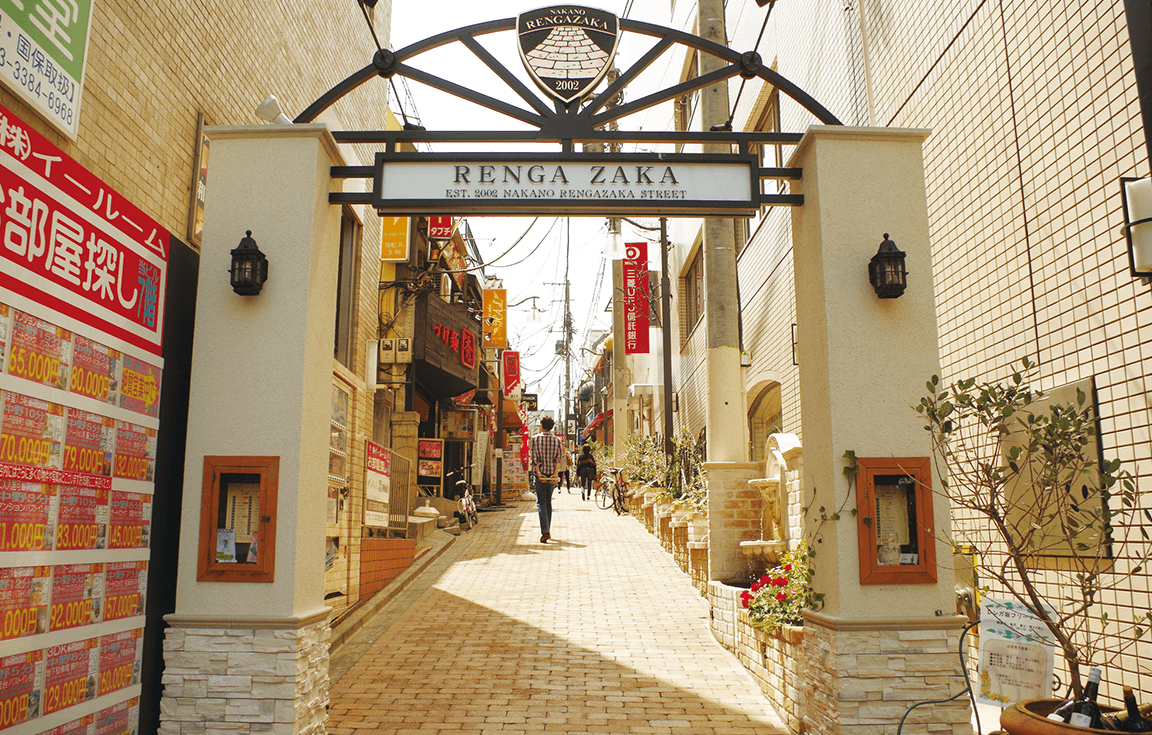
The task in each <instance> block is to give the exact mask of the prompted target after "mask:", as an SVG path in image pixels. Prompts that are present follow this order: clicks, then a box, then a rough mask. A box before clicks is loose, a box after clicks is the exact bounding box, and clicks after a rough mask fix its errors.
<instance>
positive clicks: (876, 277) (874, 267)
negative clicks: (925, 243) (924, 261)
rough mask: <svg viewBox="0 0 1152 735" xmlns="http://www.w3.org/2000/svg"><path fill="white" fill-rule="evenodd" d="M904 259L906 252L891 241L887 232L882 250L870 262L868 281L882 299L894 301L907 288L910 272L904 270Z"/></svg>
mask: <svg viewBox="0 0 1152 735" xmlns="http://www.w3.org/2000/svg"><path fill="white" fill-rule="evenodd" d="M904 257H905V253H904V251H902V250H900V248H898V247H896V243H894V242H892V241H891V240H889V239H888V233H887V232H885V233H884V241H883V242H882V243H880V249H879V250H877V251H876V254H875V255H873V256H872V260H870V261H868V280H870V281H871V282H872V288H874V289H876V295H877V296H879V297H880V298H882V299H894V298H896V297H898V296H900V295H901V294H903V293H904V289H905V288H907V286H908V271H906V270H905V269H904Z"/></svg>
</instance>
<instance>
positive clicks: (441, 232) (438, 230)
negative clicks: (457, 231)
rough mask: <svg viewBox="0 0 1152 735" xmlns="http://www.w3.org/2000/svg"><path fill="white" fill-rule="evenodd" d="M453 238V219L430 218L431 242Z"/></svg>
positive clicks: (429, 236) (429, 231)
mask: <svg viewBox="0 0 1152 735" xmlns="http://www.w3.org/2000/svg"><path fill="white" fill-rule="evenodd" d="M450 237H452V218H451V217H429V218H428V239H429V240H447V239H448V238H450Z"/></svg>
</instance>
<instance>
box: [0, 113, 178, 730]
mask: <svg viewBox="0 0 1152 735" xmlns="http://www.w3.org/2000/svg"><path fill="white" fill-rule="evenodd" d="M0 129H2V130H5V131H7V135H5V136H0V200H2V201H3V204H0V615H4V616H7V617H8V623H7V625H8V627H7V628H5V627H3V626H4V620H3V619H2V618H0V734H2V735H9V734H11V735H30V734H32V733H45V732H61V733H64V732H69V733H71V732H77V733H79V732H83V733H88V734H89V735H91V734H93V733H97V732H109V733H111V732H117V733H119V732H130V731H133V730H135V729H136V728H137V725H138V723H137V719H138V711H139V703H138V697H139V694H140V685H139V677H140V672H139V661H140V647H139V641H140V640H142V633H143V627H142V626H143V624H144V618H143V615H142V614H141V613H142V611H143V609H144V606H145V602H146V601H145V588H146V585H147V580H148V544H149V539H150V537H151V533H150V530H151V517H152V497H153V493H154V489H155V488H154V484H153V483H154V481H153V477H154V475H155V464H156V441H157V431H158V430H159V428H160V427H159V416H160V391H161V388H162V384H163V368H164V361H163V357H162V355H163V350H162V348H163V345H162V339H161V336H162V334H163V329H164V310H163V304H164V296H165V289H166V287H167V284H166V275H167V270H168V262H167V261H168V242H169V239H170V234H169V233H168V231H167V230H166V229H165V228H163V227H161V226H160V225H159V223H157V222H156V221H155V220H154V219H153V218H152V217H150V216H149V215H148V214H146V213H145V212H144V211H142V210H141V209H139V208H138V207H137V206H136V205H134V204H133V203H132V202H130V201H128V200H126V199H125V198H124V197H122V196H121V195H120V194H119V193H118V192H117V191H116V190H115V189H113V188H111V187H110V186H108V185H107V184H106V183H105V182H103V181H101V180H100V179H99V178H97V177H96V176H94V175H93V174H92V173H91V172H90V171H88V170H86V169H85V168H84V167H83V166H81V165H80V164H78V163H77V162H76V161H75V160H73V159H72V158H70V157H69V156H68V155H66V154H65V153H64V152H63V151H61V150H60V149H59V148H58V147H56V146H55V145H54V144H53V143H52V142H51V141H49V140H47V139H46V138H44V137H43V136H41V135H40V134H39V133H37V132H36V131H35V130H33V129H32V128H30V127H28V126H27V125H26V124H25V123H24V122H23V121H22V120H21V119H20V118H19V117H18V116H17V115H15V114H13V113H12V111H11V110H9V109H7V108H5V107H4V106H2V105H0ZM102 675H103V679H101V676H102Z"/></svg>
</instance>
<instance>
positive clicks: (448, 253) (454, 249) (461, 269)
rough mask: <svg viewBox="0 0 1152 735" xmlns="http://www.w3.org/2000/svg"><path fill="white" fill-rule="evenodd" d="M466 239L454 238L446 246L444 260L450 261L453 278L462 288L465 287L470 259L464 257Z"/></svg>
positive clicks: (449, 265)
mask: <svg viewBox="0 0 1152 735" xmlns="http://www.w3.org/2000/svg"><path fill="white" fill-rule="evenodd" d="M463 251H464V240H463V239H461V238H458V237H457V238H453V239H452V241H451V242H449V243H448V245H447V247H445V248H444V260H445V261H446V262H447V263H448V270H449V271H451V275H452V280H454V281H456V285H457V286H459V287H460V288H461V289H463V288H464V279H465V278H466V277H467V275H468V274H467V273H466V272H465V271H467V270H468V259H467V258H466V257H464V252H463Z"/></svg>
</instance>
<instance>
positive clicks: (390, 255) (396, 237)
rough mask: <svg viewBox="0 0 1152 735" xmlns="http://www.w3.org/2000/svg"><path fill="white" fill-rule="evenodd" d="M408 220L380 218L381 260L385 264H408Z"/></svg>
mask: <svg viewBox="0 0 1152 735" xmlns="http://www.w3.org/2000/svg"><path fill="white" fill-rule="evenodd" d="M408 232H409V230H408V218H407V217H381V218H380V260H382V261H384V262H385V263H406V262H408V257H409V252H408V245H409V241H408Z"/></svg>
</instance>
